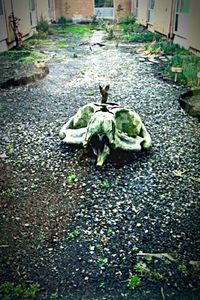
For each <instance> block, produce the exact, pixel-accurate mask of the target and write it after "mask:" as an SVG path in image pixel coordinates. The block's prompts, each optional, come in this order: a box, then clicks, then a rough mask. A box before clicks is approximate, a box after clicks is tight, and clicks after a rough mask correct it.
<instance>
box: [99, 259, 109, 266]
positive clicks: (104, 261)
mask: <svg viewBox="0 0 200 300" xmlns="http://www.w3.org/2000/svg"><path fill="white" fill-rule="evenodd" d="M96 263H97V265H99V266H100V267H106V266H107V265H108V259H107V258H97V260H96Z"/></svg>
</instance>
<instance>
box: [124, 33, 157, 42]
mask: <svg viewBox="0 0 200 300" xmlns="http://www.w3.org/2000/svg"><path fill="white" fill-rule="evenodd" d="M160 39H161V36H160V35H159V34H157V33H153V32H141V33H128V34H124V35H122V40H125V41H129V42H143V43H145V42H151V41H159V40H160Z"/></svg>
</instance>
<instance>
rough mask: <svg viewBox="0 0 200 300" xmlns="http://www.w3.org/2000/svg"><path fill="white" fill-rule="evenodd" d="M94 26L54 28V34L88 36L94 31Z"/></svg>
mask: <svg viewBox="0 0 200 300" xmlns="http://www.w3.org/2000/svg"><path fill="white" fill-rule="evenodd" d="M94 29H95V26H94V25H67V26H66V27H55V28H53V31H54V32H55V33H73V34H79V35H89V34H90V33H91V30H94Z"/></svg>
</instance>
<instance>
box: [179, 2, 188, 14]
mask: <svg viewBox="0 0 200 300" xmlns="http://www.w3.org/2000/svg"><path fill="white" fill-rule="evenodd" d="M189 8H190V5H189V0H177V1H176V11H177V12H179V13H184V14H187V13H189Z"/></svg>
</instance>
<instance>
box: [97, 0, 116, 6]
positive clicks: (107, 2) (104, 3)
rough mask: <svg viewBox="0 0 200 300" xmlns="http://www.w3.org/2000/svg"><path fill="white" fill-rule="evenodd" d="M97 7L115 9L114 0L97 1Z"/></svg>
mask: <svg viewBox="0 0 200 300" xmlns="http://www.w3.org/2000/svg"><path fill="white" fill-rule="evenodd" d="M95 7H113V0H95Z"/></svg>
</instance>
